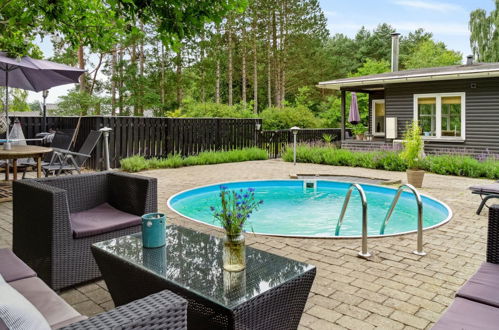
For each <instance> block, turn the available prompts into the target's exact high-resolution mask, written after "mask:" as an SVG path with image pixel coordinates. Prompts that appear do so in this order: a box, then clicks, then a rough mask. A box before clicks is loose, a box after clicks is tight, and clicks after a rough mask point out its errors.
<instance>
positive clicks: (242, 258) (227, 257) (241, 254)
mask: <svg viewBox="0 0 499 330" xmlns="http://www.w3.org/2000/svg"><path fill="white" fill-rule="evenodd" d="M223 243H224V248H223V268H224V269H225V270H226V271H228V272H240V271H242V270H244V268H246V246H245V241H244V235H243V234H242V233H239V234H235V235H230V234H227V235H226V236H225V238H224V241H223Z"/></svg>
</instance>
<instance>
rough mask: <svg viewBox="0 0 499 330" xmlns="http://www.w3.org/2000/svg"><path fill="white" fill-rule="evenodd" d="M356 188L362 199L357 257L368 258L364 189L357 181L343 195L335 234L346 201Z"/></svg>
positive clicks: (346, 204)
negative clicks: (360, 240)
mask: <svg viewBox="0 0 499 330" xmlns="http://www.w3.org/2000/svg"><path fill="white" fill-rule="evenodd" d="M354 189H357V191H358V192H359V195H360V200H361V201H362V250H361V251H360V252H359V257H362V258H369V257H370V256H371V254H370V253H369V252H368V251H367V198H366V194H365V192H364V189H362V187H361V186H360V185H359V184H358V183H352V184H351V185H350V187H349V188H348V192H347V194H346V195H345V201H344V202H343V208H342V209H341V213H340V217H339V218H338V223H337V224H336V231H335V236H338V235H339V233H340V228H341V225H342V224H343V218H344V217H345V213H346V211H347V207H348V203H349V202H350V196H351V195H352V191H353V190H354Z"/></svg>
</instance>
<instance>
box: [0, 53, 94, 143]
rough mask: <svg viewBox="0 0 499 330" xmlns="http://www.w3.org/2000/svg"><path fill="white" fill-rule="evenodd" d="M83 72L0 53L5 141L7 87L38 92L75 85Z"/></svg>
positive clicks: (66, 66)
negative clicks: (3, 92) (3, 91)
mask: <svg viewBox="0 0 499 330" xmlns="http://www.w3.org/2000/svg"><path fill="white" fill-rule="evenodd" d="M83 72H85V70H82V69H78V68H73V67H70V66H68V65H64V64H59V63H55V62H50V61H46V60H36V59H33V58H30V57H29V56H24V57H22V58H11V57H8V56H7V53H5V52H0V86H5V103H4V110H5V119H6V121H7V135H6V137H7V139H8V138H9V127H8V121H9V113H8V109H9V97H8V95H9V87H14V88H21V89H25V90H30V91H35V92H40V91H43V90H47V89H49V88H52V87H55V86H59V85H65V84H75V83H77V82H78V78H79V77H80V76H81V74H82V73H83Z"/></svg>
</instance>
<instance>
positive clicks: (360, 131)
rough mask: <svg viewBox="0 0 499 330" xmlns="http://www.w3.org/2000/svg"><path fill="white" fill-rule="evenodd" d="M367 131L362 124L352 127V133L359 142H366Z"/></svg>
mask: <svg viewBox="0 0 499 330" xmlns="http://www.w3.org/2000/svg"><path fill="white" fill-rule="evenodd" d="M366 131H367V128H366V127H365V126H364V125H362V124H357V125H354V126H352V133H353V134H355V138H356V139H357V140H359V141H362V140H364V133H365V132H366Z"/></svg>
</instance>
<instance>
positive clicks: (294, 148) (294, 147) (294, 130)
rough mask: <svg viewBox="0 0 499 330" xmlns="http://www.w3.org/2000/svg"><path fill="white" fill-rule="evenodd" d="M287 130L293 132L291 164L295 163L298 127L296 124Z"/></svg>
mask: <svg viewBox="0 0 499 330" xmlns="http://www.w3.org/2000/svg"><path fill="white" fill-rule="evenodd" d="M289 130H290V131H291V133H293V165H296V135H297V134H298V131H299V130H300V128H299V127H298V126H293V127H291V128H290V129H289Z"/></svg>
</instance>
